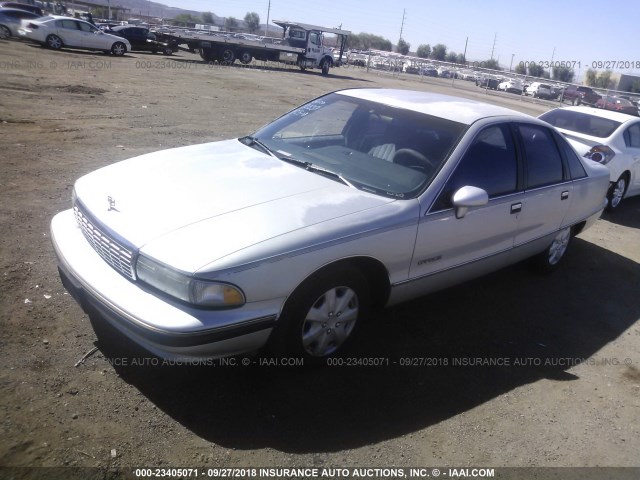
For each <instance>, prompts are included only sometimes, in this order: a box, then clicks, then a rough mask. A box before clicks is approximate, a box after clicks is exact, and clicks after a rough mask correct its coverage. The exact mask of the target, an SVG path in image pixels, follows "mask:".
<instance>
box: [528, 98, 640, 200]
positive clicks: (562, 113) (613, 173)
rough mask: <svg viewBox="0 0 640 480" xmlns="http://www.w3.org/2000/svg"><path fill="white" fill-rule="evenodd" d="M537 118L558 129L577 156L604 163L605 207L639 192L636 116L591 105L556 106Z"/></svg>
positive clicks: (639, 142)
mask: <svg viewBox="0 0 640 480" xmlns="http://www.w3.org/2000/svg"><path fill="white" fill-rule="evenodd" d="M539 118H540V119H541V120H544V121H546V122H548V123H550V124H551V125H553V126H554V127H556V128H557V129H558V130H559V131H560V132H562V133H563V134H564V136H565V137H567V139H568V140H569V143H571V145H572V146H573V148H575V149H576V151H577V152H578V153H579V154H580V155H582V156H583V157H586V158H589V159H591V160H594V161H596V162H598V163H601V164H602V165H606V166H607V168H608V169H609V173H610V180H611V186H610V188H609V192H608V194H607V199H608V210H610V211H611V210H615V209H616V208H618V206H619V205H620V202H621V201H622V199H623V198H627V197H631V196H633V195H639V194H640V118H638V117H634V116H631V115H627V114H625V113H620V112H612V111H609V110H602V109H599V108H592V107H567V108H556V109H555V110H550V111H548V112H546V113H543V114H542V115H540V117H539Z"/></svg>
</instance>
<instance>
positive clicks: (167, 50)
mask: <svg viewBox="0 0 640 480" xmlns="http://www.w3.org/2000/svg"><path fill="white" fill-rule="evenodd" d="M162 53H163V54H164V55H173V48H171V47H164V49H163V50H162Z"/></svg>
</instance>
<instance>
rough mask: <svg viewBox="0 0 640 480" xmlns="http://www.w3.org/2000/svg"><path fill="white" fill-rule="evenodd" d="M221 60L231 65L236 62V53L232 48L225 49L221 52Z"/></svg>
mask: <svg viewBox="0 0 640 480" xmlns="http://www.w3.org/2000/svg"><path fill="white" fill-rule="evenodd" d="M220 59H221V60H222V63H224V64H225V65H231V64H233V62H235V61H236V52H234V51H233V49H231V48H223V49H222V51H221V52H220Z"/></svg>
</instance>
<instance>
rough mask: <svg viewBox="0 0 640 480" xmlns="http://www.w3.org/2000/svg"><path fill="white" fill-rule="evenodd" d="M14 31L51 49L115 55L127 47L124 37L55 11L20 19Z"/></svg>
mask: <svg viewBox="0 0 640 480" xmlns="http://www.w3.org/2000/svg"><path fill="white" fill-rule="evenodd" d="M18 33H19V34H20V37H21V38H22V39H23V40H29V41H32V42H36V43H39V44H41V45H44V46H46V47H48V48H51V49H53V50H59V49H61V48H80V49H83V50H102V51H103V52H106V53H112V54H114V55H118V56H120V55H124V54H125V53H127V52H129V51H131V44H130V43H129V41H128V40H127V39H126V38H122V37H116V36H115V35H109V34H108V33H104V32H103V31H102V30H100V29H99V28H97V27H96V26H95V25H92V24H90V23H89V22H85V21H84V20H79V19H77V18H70V17H63V16H59V15H49V16H46V17H40V18H37V19H35V20H23V21H22V25H21V27H20V29H19V30H18Z"/></svg>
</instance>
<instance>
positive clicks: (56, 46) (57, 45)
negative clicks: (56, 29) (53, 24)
mask: <svg viewBox="0 0 640 480" xmlns="http://www.w3.org/2000/svg"><path fill="white" fill-rule="evenodd" d="M62 45H63V43H62V39H61V38H60V37H59V36H57V35H49V36H48V37H47V47H49V48H50V49H52V50H60V49H61V48H62Z"/></svg>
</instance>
